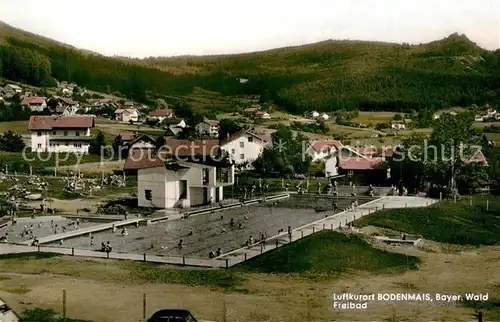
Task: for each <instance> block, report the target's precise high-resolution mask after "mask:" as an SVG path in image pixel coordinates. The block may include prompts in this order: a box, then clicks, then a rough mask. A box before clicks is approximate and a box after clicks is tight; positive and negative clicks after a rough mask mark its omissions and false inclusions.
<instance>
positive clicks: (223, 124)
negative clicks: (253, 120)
mask: <svg viewBox="0 0 500 322" xmlns="http://www.w3.org/2000/svg"><path fill="white" fill-rule="evenodd" d="M242 129H243V126H241V124H240V123H238V122H236V121H235V120H233V119H222V120H220V121H219V137H220V138H221V139H225V138H226V137H228V136H230V135H233V134H235V133H237V132H239V131H241V130H242Z"/></svg>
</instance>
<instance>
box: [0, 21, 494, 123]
mask: <svg viewBox="0 0 500 322" xmlns="http://www.w3.org/2000/svg"><path fill="white" fill-rule="evenodd" d="M0 55H1V63H0V76H3V77H5V78H9V79H12V80H16V81H23V82H27V83H29V84H32V85H39V86H43V85H46V86H48V85H50V84H51V83H53V80H51V77H54V78H56V79H58V80H66V81H74V82H76V83H77V84H79V85H81V86H86V87H87V88H89V89H92V90H97V91H103V92H109V93H112V92H120V93H122V94H124V95H126V96H128V97H130V98H132V99H135V100H139V101H147V100H148V99H152V98H156V97H158V95H169V96H182V95H186V94H188V93H190V92H191V91H192V90H193V88H194V87H201V88H204V89H208V90H212V91H217V92H220V93H222V94H224V95H238V94H260V95H262V99H263V100H274V101H275V102H276V103H277V104H279V105H281V106H282V107H283V108H284V109H286V110H288V111H290V112H297V113H301V112H303V111H305V110H310V109H316V110H321V111H333V110H338V109H360V110H392V111H402V110H410V109H414V110H417V111H418V110H422V109H438V108H444V107H449V106H468V105H470V104H473V103H475V104H478V105H482V104H484V103H489V104H493V105H495V104H498V103H500V51H499V50H497V51H496V52H491V51H486V50H484V49H482V48H480V47H478V46H477V45H476V44H475V43H473V42H472V41H470V40H469V39H467V37H465V36H462V35H458V34H453V35H451V36H449V37H447V38H445V39H442V40H439V41H435V42H432V43H428V44H422V45H413V46H412V45H407V44H402V45H401V44H390V43H376V42H360V41H332V40H329V41H324V42H321V43H316V44H310V45H304V46H298V47H288V48H280V49H274V50H269V51H263V52H255V53H248V54H239V55H220V56H185V57H173V58H162V57H160V58H147V59H127V58H110V57H105V56H101V55H98V54H95V53H91V52H88V51H82V50H79V49H76V48H73V47H71V46H68V45H65V44H62V43H59V42H56V41H52V40H50V39H47V38H43V37H40V36H37V35H34V34H30V33H27V32H24V31H22V30H19V29H16V28H13V27H10V26H8V25H6V24H0ZM49 75H50V76H51V77H50V76H49ZM239 78H246V79H248V80H249V81H248V82H247V83H240V81H239Z"/></svg>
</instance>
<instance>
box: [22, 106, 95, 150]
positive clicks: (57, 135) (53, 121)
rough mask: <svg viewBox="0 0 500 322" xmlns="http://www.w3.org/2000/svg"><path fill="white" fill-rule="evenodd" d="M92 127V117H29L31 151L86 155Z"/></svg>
mask: <svg viewBox="0 0 500 322" xmlns="http://www.w3.org/2000/svg"><path fill="white" fill-rule="evenodd" d="M93 127H94V117H93V116H87V115H73V116H31V117H30V120H29V122H28V130H29V131H30V133H31V151H33V152H55V153H68V152H70V153H79V154H87V153H88V152H89V146H90V141H91V140H92V136H91V134H90V129H91V128H93Z"/></svg>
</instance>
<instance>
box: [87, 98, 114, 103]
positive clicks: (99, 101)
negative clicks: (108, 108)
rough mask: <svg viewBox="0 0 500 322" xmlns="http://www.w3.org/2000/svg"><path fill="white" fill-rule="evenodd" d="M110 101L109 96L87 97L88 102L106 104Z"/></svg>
mask: <svg viewBox="0 0 500 322" xmlns="http://www.w3.org/2000/svg"><path fill="white" fill-rule="evenodd" d="M109 102H111V100H110V99H109V98H92V99H89V103H90V104H106V103H109Z"/></svg>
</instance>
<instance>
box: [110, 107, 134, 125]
mask: <svg viewBox="0 0 500 322" xmlns="http://www.w3.org/2000/svg"><path fill="white" fill-rule="evenodd" d="M115 118H116V120H117V121H118V122H124V123H129V122H131V121H132V122H138V121H139V111H138V110H137V109H135V108H126V109H122V108H119V109H117V110H116V111H115Z"/></svg>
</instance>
